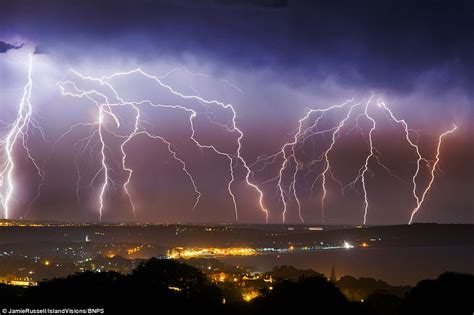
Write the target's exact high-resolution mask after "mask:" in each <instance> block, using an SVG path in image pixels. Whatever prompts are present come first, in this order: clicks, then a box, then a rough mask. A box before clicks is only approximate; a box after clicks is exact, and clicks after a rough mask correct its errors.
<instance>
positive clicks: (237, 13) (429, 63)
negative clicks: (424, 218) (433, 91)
mask: <svg viewBox="0 0 474 315" xmlns="http://www.w3.org/2000/svg"><path fill="white" fill-rule="evenodd" d="M262 8H278V9H277V10H273V9H269V10H266V9H262ZM0 9H1V10H0V20H1V22H0V25H2V29H4V30H11V29H14V30H15V32H21V33H22V34H26V35H29V36H31V37H33V38H34V39H39V40H41V41H42V42H45V44H46V45H48V46H50V44H51V43H50V42H53V43H52V45H56V46H58V45H59V46H61V49H66V48H64V41H67V42H68V46H71V47H74V48H73V49H74V50H78V51H79V53H81V54H82V53H84V51H86V53H87V50H89V51H97V50H99V49H100V48H99V47H103V48H106V47H108V48H117V49H119V50H123V51H126V52H128V53H129V54H130V55H135V56H137V57H144V58H145V59H148V58H149V55H157V54H161V55H170V56H179V55H180V54H182V53H189V52H191V53H193V54H195V55H203V56H205V57H206V58H209V59H211V60H213V61H214V62H222V63H231V64H233V65H237V66H239V67H248V68H255V67H260V68H264V67H272V68H274V69H275V70H277V71H285V72H287V71H290V72H297V73H298V74H299V76H298V77H300V78H301V80H302V82H305V81H307V79H308V77H317V76H329V75H332V76H334V77H335V78H336V79H337V80H339V81H340V82H342V83H350V84H351V85H364V86H369V87H371V88H377V89H385V88H387V89H393V90H409V89H410V88H411V87H413V86H414V85H415V84H416V83H417V82H418V80H419V77H420V75H421V74H423V73H426V72H429V71H432V70H433V69H436V68H441V69H443V72H444V73H446V76H444V77H443V78H433V79H434V80H435V81H436V82H434V83H435V84H438V85H441V86H446V85H449V86H460V85H461V86H464V87H466V88H467V87H470V86H471V85H472V83H474V80H473V76H472V73H473V69H474V59H473V58H474V41H472V36H473V31H472V30H473V29H474V4H473V3H472V2H469V1H450V2H444V1H420V0H418V1H410V2H405V3H400V2H398V1H375V0H365V1H334V2H326V1H324V2H323V1H281V0H252V1H243V0H203V1H169V0H161V1H149V0H139V1H123V0H121V1H111V0H102V1H78V0H71V1H68V2H67V3H66V2H64V1H58V0H54V1H51V0H49V1H42V2H41V4H39V3H38V2H37V1H32V0H19V1H12V0H5V1H2V3H1V4H0ZM58 43H59V44H58ZM77 46H79V48H78V47H77ZM92 47H95V48H94V49H87V48H92ZM69 53H71V52H69ZM295 84H298V82H295Z"/></svg>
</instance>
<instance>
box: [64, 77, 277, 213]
mask: <svg viewBox="0 0 474 315" xmlns="http://www.w3.org/2000/svg"><path fill="white" fill-rule="evenodd" d="M70 72H71V73H73V74H75V75H77V76H78V77H79V78H81V79H82V80H89V81H95V82H97V83H100V85H102V86H106V87H108V88H109V89H110V90H111V91H112V93H113V95H114V97H115V98H116V99H117V102H116V103H111V102H110V101H109V99H108V98H107V97H106V96H105V95H104V94H102V93H100V92H98V91H97V90H90V91H83V90H80V89H78V88H77V87H76V86H75V84H74V83H73V82H72V81H65V82H61V83H59V84H58V85H59V86H60V88H61V93H62V94H63V95H71V96H74V97H87V98H89V99H90V100H92V101H93V102H94V103H95V104H96V105H97V106H98V108H99V114H98V115H99V119H98V121H97V122H96V123H80V124H78V125H77V126H95V127H96V128H98V131H97V133H98V135H99V139H100V144H101V161H102V167H101V168H100V169H99V171H98V172H97V174H96V176H98V174H99V173H101V172H103V173H104V181H103V184H102V186H101V190H100V194H99V213H100V217H101V214H102V210H103V208H104V194H105V192H106V190H107V185H108V183H109V181H110V178H109V176H108V173H109V169H110V166H109V165H107V163H106V152H105V151H106V148H107V146H106V143H105V140H104V137H103V133H104V130H107V128H106V127H104V124H103V119H104V115H105V114H108V115H110V116H111V117H113V118H114V120H115V121H116V123H117V127H120V123H119V119H118V117H117V116H116V115H115V114H113V110H112V108H113V107H116V106H130V107H132V108H133V109H134V111H135V113H136V115H135V124H134V129H133V131H132V132H131V133H130V134H128V135H127V136H122V135H118V134H116V133H114V132H110V131H108V132H109V133H110V134H113V135H114V136H116V137H120V138H122V139H123V142H122V143H121V146H120V148H121V154H122V163H121V164H122V165H121V166H122V169H123V170H124V171H125V172H126V173H127V178H126V180H125V182H124V184H123V185H122V188H123V191H124V192H125V194H126V195H127V196H128V198H129V201H130V204H131V207H132V210H133V212H134V213H135V210H136V207H135V205H134V203H133V198H132V196H131V193H130V191H129V185H130V182H131V179H132V176H133V170H132V169H131V168H129V167H128V166H127V156H128V155H127V153H126V150H125V147H126V145H127V144H128V143H130V141H132V139H133V138H135V137H136V136H138V135H146V136H148V137H150V138H153V139H159V140H161V141H162V142H164V143H165V144H166V145H167V147H168V151H169V152H170V154H171V155H172V156H173V158H174V159H175V160H176V161H177V162H179V163H180V165H181V166H182V170H183V171H184V172H185V173H186V175H187V176H188V178H189V179H190V182H191V184H192V186H193V189H194V192H195V193H196V199H195V203H194V205H193V211H194V209H195V208H196V207H197V205H198V203H199V200H200V197H201V193H200V191H199V190H198V187H197V185H196V181H195V179H194V177H193V176H192V174H191V173H190V172H189V170H188V168H187V165H186V162H185V161H184V160H183V159H182V158H180V157H178V155H177V152H176V151H175V150H174V149H173V146H172V144H171V143H170V142H169V141H167V140H166V139H165V138H163V137H162V136H158V135H154V134H152V133H151V132H149V131H147V130H145V128H143V126H142V121H141V111H140V106H143V105H149V106H152V107H157V108H158V107H159V108H168V109H178V110H183V111H185V112H187V113H188V114H189V125H190V128H191V135H190V139H191V140H192V141H193V143H194V144H195V145H196V146H197V147H198V148H200V149H209V150H212V151H213V152H214V153H216V154H218V155H220V156H223V157H226V158H227V159H228V160H229V173H230V180H229V182H228V185H227V188H228V192H229V195H230V196H231V199H232V203H233V205H234V212H235V218H236V220H238V210H237V201H236V195H235V194H234V192H233V189H232V185H233V184H234V182H235V175H234V169H235V168H236V167H237V165H239V164H240V165H242V167H243V169H244V171H245V177H244V180H245V182H246V184H247V185H248V186H249V187H251V188H252V189H254V191H255V192H256V193H257V195H258V206H259V208H260V210H261V211H262V212H263V213H264V215H265V218H266V221H267V222H268V211H267V209H266V208H265V206H264V203H263V200H264V195H263V191H262V190H261V189H260V188H259V186H257V185H256V184H254V183H253V182H252V180H251V179H250V174H251V170H250V168H249V166H248V164H247V162H246V160H245V159H244V158H243V156H242V153H241V151H242V140H243V137H244V133H243V132H242V130H241V129H239V128H238V126H237V113H236V111H235V108H234V107H233V105H231V104H224V103H222V102H219V101H217V100H207V99H204V98H202V97H200V96H199V95H185V94H183V93H180V92H178V91H176V90H175V89H174V88H172V87H171V86H169V85H167V84H165V83H164V82H163V81H162V80H163V78H164V77H165V76H163V77H158V76H153V75H150V74H148V73H146V72H144V71H143V70H141V69H140V68H138V69H135V70H131V71H128V72H116V73H113V74H111V75H109V76H103V77H100V78H94V77H90V76H85V75H82V74H81V73H79V72H77V71H75V70H72V69H71V70H70ZM169 73H171V72H169ZM169 73H168V74H169ZM132 74H139V75H141V76H143V77H145V78H148V79H151V80H153V81H154V82H155V83H157V84H158V85H159V86H160V87H162V88H165V89H166V90H167V91H169V92H171V93H172V94H173V95H175V96H178V97H180V98H182V99H191V100H195V101H198V102H199V103H200V104H204V105H205V106H206V107H208V106H218V107H220V108H222V109H223V110H227V111H230V113H231V119H230V126H228V125H223V124H220V125H221V126H224V127H225V128H226V130H227V131H228V132H230V133H236V134H237V140H236V142H237V149H236V150H235V152H233V153H228V152H223V151H222V150H220V149H218V148H217V147H216V146H215V145H210V144H204V143H202V142H200V141H199V140H198V139H197V138H196V130H195V128H194V119H195V118H196V116H197V114H198V113H197V111H196V110H194V109H192V108H189V107H186V106H182V105H165V104H154V103H153V102H152V101H151V100H139V101H125V100H124V99H123V98H121V97H120V96H119V93H118V92H117V90H116V89H115V88H114V87H113V85H112V84H111V83H110V81H111V80H112V79H113V78H115V77H119V76H130V75H132ZM66 84H71V85H72V86H73V87H74V89H75V90H76V92H75V93H72V92H66V90H65V87H64V86H65V85H66ZM91 95H95V96H101V97H102V98H103V99H104V102H103V103H100V102H98V101H96V100H95V99H94V98H92V97H91ZM73 127H76V126H73ZM73 129H74V128H70V129H69V130H68V131H67V132H66V133H65V134H64V135H62V136H61V137H60V138H63V137H64V136H65V135H66V134H69V133H70V132H71V131H72V130H73ZM94 135H95V132H93V133H92V134H91V137H92V136H94ZM90 141H91V138H90V137H89V138H87V142H86V143H87V144H89V143H90ZM96 176H94V178H93V180H94V179H95V177H96Z"/></svg>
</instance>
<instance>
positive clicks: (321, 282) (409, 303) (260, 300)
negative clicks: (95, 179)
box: [0, 258, 474, 314]
mask: <svg viewBox="0 0 474 315" xmlns="http://www.w3.org/2000/svg"><path fill="white" fill-rule="evenodd" d="M306 274H307V276H302V277H300V278H299V279H298V280H287V279H280V280H278V281H277V282H276V283H275V285H274V286H273V287H272V290H264V291H262V292H261V295H260V296H259V297H256V298H254V299H252V300H251V301H249V302H244V301H240V302H239V301H235V300H233V299H232V297H230V296H228V293H227V292H226V291H225V290H222V289H221V288H219V287H218V286H217V285H216V284H214V283H212V282H211V281H209V279H208V278H207V277H206V275H205V274H204V273H202V272H201V271H200V270H198V269H197V268H194V267H192V266H189V265H187V264H185V263H182V262H179V261H174V260H166V259H157V258H152V259H150V260H148V261H146V262H143V263H142V264H140V265H139V266H138V267H137V268H136V269H135V270H133V272H132V273H130V274H128V275H123V274H120V273H116V272H91V271H87V272H83V273H77V274H74V275H70V276H68V277H66V278H55V279H52V280H49V281H44V282H40V283H39V285H38V286H35V287H29V288H18V287H11V286H7V285H1V286H0V301H1V305H0V307H1V308H3V309H8V308H12V309H14V308H15V309H18V308H26V307H28V308H81V309H88V308H89V309H93V308H99V309H104V310H105V314H124V313H125V314H127V313H129V314H149V313H150V314H151V313H153V314H164V313H165V312H168V311H172V312H173V313H175V314H184V313H187V314H189V313H190V312H193V313H195V312H199V313H206V314H281V313H282V312H292V313H295V312H301V314H303V312H304V313H315V314H316V313H317V314H473V312H474V300H473V299H472V292H474V276H473V275H469V274H459V273H451V272H448V273H443V274H442V275H440V276H439V277H438V278H437V279H435V280H423V281H421V282H419V283H418V284H417V285H416V286H415V287H414V288H412V289H411V290H409V291H408V292H407V293H405V294H404V296H402V297H400V296H397V295H396V294H392V293H391V292H388V291H384V290H383V289H382V290H379V291H376V292H373V293H372V294H370V295H369V296H368V297H367V298H366V299H365V300H363V301H360V302H354V301H349V300H347V298H346V296H345V295H344V294H343V293H342V292H341V291H340V290H339V289H338V287H337V286H336V285H335V284H334V283H332V282H331V281H330V280H328V279H326V278H325V277H323V276H322V275H320V274H318V273H316V272H312V273H308V272H307V271H306ZM346 281H348V280H347V279H346ZM346 285H347V284H346ZM353 285H357V282H353ZM338 286H339V285H338Z"/></svg>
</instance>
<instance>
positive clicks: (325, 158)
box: [252, 95, 456, 225]
mask: <svg viewBox="0 0 474 315" xmlns="http://www.w3.org/2000/svg"><path fill="white" fill-rule="evenodd" d="M374 97H375V96H374V95H372V96H371V97H370V98H369V99H368V100H367V102H366V103H365V104H362V103H357V104H353V103H352V102H353V100H348V101H346V102H345V103H343V104H341V105H335V106H331V107H328V108H326V109H311V110H309V111H307V113H306V114H305V116H303V118H301V119H300V120H299V121H298V128H297V130H296V132H295V133H294V135H293V136H292V139H291V141H289V142H287V143H285V144H284V145H283V146H282V148H281V150H280V151H278V152H276V153H275V154H272V155H262V156H259V157H258V158H257V160H256V161H255V162H254V163H253V164H252V166H253V167H255V168H254V170H253V172H260V171H262V170H264V169H265V168H267V167H269V166H271V165H273V164H275V163H277V162H278V161H279V159H280V160H281V161H282V162H281V164H280V166H279V167H278V174H277V176H276V177H274V178H271V179H269V180H267V181H265V182H263V183H264V184H267V183H269V182H272V181H276V182H277V183H276V187H277V191H278V198H279V200H280V202H281V203H282V208H283V209H282V221H283V222H285V221H286V216H287V212H288V209H289V201H290V200H291V199H293V200H294V201H295V203H296V208H297V214H298V217H299V219H300V220H301V222H304V220H303V217H302V212H301V201H300V199H299V197H298V192H297V189H296V187H297V179H298V176H299V175H298V173H299V172H300V167H299V164H300V163H302V162H299V161H298V158H297V154H298V153H297V151H298V147H303V145H304V144H305V142H306V141H307V140H308V139H310V138H311V137H314V136H318V135H323V136H324V135H326V134H328V133H329V134H330V135H331V141H330V143H329V145H328V146H327V148H326V149H324V150H323V152H322V153H321V154H320V155H319V156H317V157H316V158H314V159H313V161H312V162H311V163H310V164H311V165H317V164H319V163H322V164H323V166H322V170H321V171H320V173H319V174H318V175H317V176H316V178H315V179H314V181H313V184H312V185H311V190H313V189H314V186H315V185H316V183H318V182H321V199H320V208H321V218H322V222H323V223H324V221H325V208H326V202H325V201H326V198H327V195H328V187H327V182H328V179H331V180H332V181H333V182H335V183H336V184H337V185H338V186H339V187H340V188H341V194H344V191H345V190H346V189H347V188H352V189H354V190H355V186H356V184H358V183H360V185H361V188H362V194H361V196H362V199H363V211H362V213H363V219H362V222H363V224H364V225H365V224H367V216H368V213H369V207H370V200H369V189H368V187H367V180H368V178H367V175H368V174H369V173H373V171H372V170H371V162H372V161H374V162H375V163H376V165H377V166H379V167H380V168H381V169H382V170H384V171H385V172H387V173H388V175H390V176H391V177H394V178H395V179H397V180H401V181H403V182H406V181H405V180H404V179H402V178H400V177H399V176H397V175H396V174H395V173H394V172H393V171H392V170H391V169H390V168H388V167H387V166H386V165H385V164H383V162H382V160H381V157H380V151H379V150H378V149H377V147H376V145H375V140H374V133H375V132H376V130H377V121H376V118H375V117H374V116H373V114H372V113H371V111H373V110H374V109H372V107H373V106H372V105H373V104H376V105H377V107H375V109H381V110H383V111H384V112H385V113H386V114H387V115H386V116H387V118H388V119H389V120H390V121H391V122H395V123H396V124H399V125H401V126H402V127H403V130H404V135H405V138H406V141H407V143H408V145H409V146H410V147H411V148H413V149H414V151H415V153H416V156H417V160H416V169H415V172H414V174H413V176H412V180H411V182H412V187H413V188H412V194H413V198H414V199H415V202H416V207H415V208H414V209H413V211H412V212H411V218H410V220H409V223H410V224H411V223H412V221H413V216H414V215H415V214H416V212H417V211H418V210H419V208H420V207H421V206H422V204H423V202H424V200H425V196H426V194H427V192H428V191H429V190H430V188H431V186H432V183H433V181H434V178H435V169H436V167H437V164H438V163H439V154H440V146H441V142H442V140H443V138H444V137H445V136H446V135H448V134H450V133H453V132H454V131H455V130H456V126H454V127H453V128H452V129H450V130H448V131H446V132H445V133H443V134H442V135H441V136H440V137H439V140H438V147H437V155H436V160H435V162H434V163H433V165H432V166H431V176H430V182H429V183H428V185H427V187H426V188H425V190H423V192H422V193H421V195H419V194H418V193H417V191H418V177H419V175H420V168H421V166H422V163H425V164H426V165H427V166H429V164H430V161H429V160H428V159H427V158H425V157H423V156H422V155H421V153H420V147H419V145H418V143H417V140H416V141H415V140H413V139H412V136H411V134H415V135H418V134H417V132H416V131H415V130H412V129H410V128H409V127H408V124H407V123H406V121H405V120H403V119H398V118H396V117H395V115H394V114H393V112H392V111H391V110H390V108H388V106H387V105H386V104H385V103H384V102H383V101H382V100H381V99H380V98H379V99H378V100H377V102H376V103H375V102H374ZM337 110H345V111H346V114H345V116H343V118H342V119H341V120H339V122H337V123H336V126H334V127H331V128H327V129H321V130H320V129H318V125H319V124H320V122H321V120H322V119H323V118H324V116H325V115H328V114H329V113H330V112H335V111H337ZM357 110H359V111H361V112H360V113H359V114H357V116H356V117H355V119H354V120H355V124H354V126H353V127H351V128H350V129H349V131H348V132H347V134H350V133H351V132H352V131H354V130H358V131H359V132H360V133H361V134H362V135H364V134H366V142H367V145H368V149H367V155H366V156H365V158H364V160H363V163H362V166H361V167H360V168H359V170H358V173H357V176H356V177H355V178H354V179H353V180H352V181H350V182H349V183H347V184H346V185H343V183H342V181H341V180H339V179H337V178H336V177H335V176H334V173H333V166H332V162H331V158H330V155H331V153H332V151H333V150H334V148H335V146H336V145H337V140H338V139H339V138H340V137H341V136H343V134H341V130H342V129H343V128H345V127H346V126H347V125H348V124H349V122H350V121H351V117H352V116H353V115H354V113H355V112H356V111H357ZM316 114H319V115H316ZM313 115H316V117H313ZM362 118H364V119H365V120H366V121H367V123H368V124H369V130H368V132H366V133H365V132H364V130H363V128H362V127H361V125H360V120H361V119H362ZM312 119H314V120H312ZM311 121H312V123H311ZM305 123H306V124H307V123H309V127H306V128H305V127H304V125H305ZM261 164H262V166H260V167H257V166H258V165H261ZM291 166H293V169H292V171H291V172H292V173H291V176H290V178H291V179H290V182H289V183H287V184H285V183H284V175H285V172H287V170H288V169H289V168H290V167H291ZM285 185H286V186H287V187H288V189H286V188H285Z"/></svg>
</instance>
